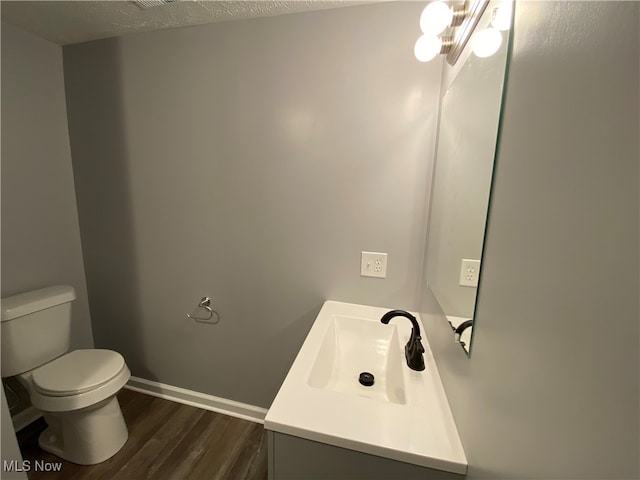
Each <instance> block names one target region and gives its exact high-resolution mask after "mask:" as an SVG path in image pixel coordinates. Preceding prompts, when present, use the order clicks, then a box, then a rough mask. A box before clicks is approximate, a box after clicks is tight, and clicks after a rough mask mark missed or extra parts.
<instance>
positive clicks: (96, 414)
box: [38, 395, 129, 465]
mask: <svg viewBox="0 0 640 480" xmlns="http://www.w3.org/2000/svg"><path fill="white" fill-rule="evenodd" d="M43 413H44V419H45V421H46V422H47V425H48V428H47V429H46V430H45V431H43V432H42V433H41V434H40V437H39V438H38V444H39V445H40V448H42V449H43V450H45V451H47V452H49V453H52V454H54V455H56V456H57V457H60V458H63V459H65V460H68V461H70V462H73V463H77V464H80V465H94V464H96V463H101V462H104V461H105V460H107V459H109V458H111V457H112V456H114V455H115V454H116V453H117V452H118V451H119V450H120V449H121V448H122V447H123V446H124V444H125V443H126V442H127V438H128V437H129V432H128V431H127V426H126V424H125V422H124V418H123V416H122V411H121V410H120V405H119V404H118V399H117V398H116V397H115V395H114V396H112V397H110V398H107V399H106V400H103V401H102V402H99V403H97V404H96V405H92V406H91V407H87V408H83V409H80V410H73V411H71V412H55V413H52V412H43Z"/></svg>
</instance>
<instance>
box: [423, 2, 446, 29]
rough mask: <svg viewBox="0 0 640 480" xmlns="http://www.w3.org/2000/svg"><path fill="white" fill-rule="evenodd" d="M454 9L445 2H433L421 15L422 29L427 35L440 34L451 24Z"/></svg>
mask: <svg viewBox="0 0 640 480" xmlns="http://www.w3.org/2000/svg"><path fill="white" fill-rule="evenodd" d="M451 20H453V10H452V9H451V8H450V7H449V5H447V4H446V3H445V2H441V1H438V2H431V3H430V4H429V5H427V6H426V7H424V10H423V11H422V14H421V15H420V30H422V33H425V34H427V35H438V34H439V33H442V32H443V31H444V29H445V28H447V27H448V26H449V25H451Z"/></svg>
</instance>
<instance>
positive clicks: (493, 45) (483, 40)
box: [472, 28, 502, 58]
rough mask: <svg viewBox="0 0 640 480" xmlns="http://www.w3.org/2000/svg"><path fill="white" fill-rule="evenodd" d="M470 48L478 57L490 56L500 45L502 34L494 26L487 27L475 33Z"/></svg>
mask: <svg viewBox="0 0 640 480" xmlns="http://www.w3.org/2000/svg"><path fill="white" fill-rule="evenodd" d="M472 42H473V43H472V50H473V53H475V54H476V56H478V57H480V58H485V57H490V56H491V55H493V54H494V53H496V52H497V51H498V49H499V48H500V45H502V34H501V33H500V32H499V31H498V30H496V29H495V28H487V29H486V30H483V31H481V32H478V33H476V34H475V36H474V37H473V40H472Z"/></svg>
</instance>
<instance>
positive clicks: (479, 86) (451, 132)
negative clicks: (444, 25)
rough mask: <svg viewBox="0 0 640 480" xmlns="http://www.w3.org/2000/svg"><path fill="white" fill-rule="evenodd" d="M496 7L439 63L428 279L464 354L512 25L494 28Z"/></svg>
mask: <svg viewBox="0 0 640 480" xmlns="http://www.w3.org/2000/svg"><path fill="white" fill-rule="evenodd" d="M501 5H502V8H504V6H505V2H490V3H489V5H488V7H487V8H486V10H485V11H484V13H483V15H482V17H481V19H480V21H479V22H478V25H477V26H476V29H475V31H474V33H473V35H472V36H471V39H470V41H469V43H468V44H467V47H466V50H469V52H465V53H466V55H465V53H463V55H462V56H461V57H460V58H459V60H458V62H457V64H456V65H454V66H453V67H449V66H447V67H445V68H446V69H447V70H446V72H445V75H444V77H443V79H444V80H443V97H442V105H441V110H440V124H439V132H438V146H437V153H436V161H435V169H434V180H433V190H432V197H431V207H430V210H431V213H430V221H429V222H430V223H429V225H430V226H429V237H428V244H427V262H426V266H427V272H426V279H427V285H428V287H429V288H430V289H431V291H432V292H433V294H434V296H435V298H436V299H437V301H438V303H439V304H440V307H441V308H442V311H443V312H444V313H445V315H446V316H447V319H448V320H449V322H450V323H451V325H452V328H453V329H454V330H455V336H454V338H455V339H456V340H457V341H459V342H460V344H461V345H462V346H463V348H464V349H465V351H466V352H467V353H469V352H470V348H471V336H472V335H471V334H472V331H473V318H474V311H475V305H476V297H477V291H478V280H479V278H480V272H481V266H482V261H481V260H482V248H483V242H484V232H485V225H486V220H487V210H488V205H489V196H490V190H491V178H492V174H493V165H494V156H495V150H496V141H497V135H498V129H499V121H500V110H501V101H502V90H503V85H504V78H505V73H506V65H507V49H508V48H507V47H508V43H509V42H508V36H509V32H510V30H508V29H507V30H505V31H500V30H498V29H495V28H492V21H495V18H496V17H499V13H498V12H499V9H500V6H501ZM510 6H511V2H510V1H509V3H508V7H510ZM510 10H511V9H510V8H509V13H510ZM504 11H505V10H502V12H504ZM500 18H502V17H500ZM509 18H510V17H509ZM490 30H491V35H493V36H494V39H493V41H494V44H495V35H496V32H497V33H499V35H500V36H501V37H502V38H501V43H500V46H499V47H498V48H497V50H496V49H493V51H494V52H495V53H493V54H491V55H488V56H485V53H486V51H487V49H486V48H485V49H484V50H483V45H486V44H484V43H483V42H484V41H485V40H486V39H485V37H487V34H486V33H485V32H487V31H490Z"/></svg>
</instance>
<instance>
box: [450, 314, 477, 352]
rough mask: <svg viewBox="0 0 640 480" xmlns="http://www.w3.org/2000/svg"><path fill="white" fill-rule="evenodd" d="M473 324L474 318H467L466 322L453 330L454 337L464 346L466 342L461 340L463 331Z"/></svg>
mask: <svg viewBox="0 0 640 480" xmlns="http://www.w3.org/2000/svg"><path fill="white" fill-rule="evenodd" d="M472 326H473V320H465V321H464V322H462V323H461V324H460V325H458V328H456V329H455V330H454V331H453V339H454V340H455V341H456V342H458V343H459V344H460V345H462V346H463V347H464V342H463V341H461V340H460V337H462V332H464V331H465V330H466V329H467V328H469V327H472Z"/></svg>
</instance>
